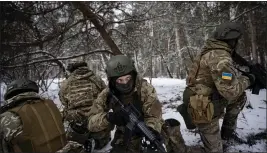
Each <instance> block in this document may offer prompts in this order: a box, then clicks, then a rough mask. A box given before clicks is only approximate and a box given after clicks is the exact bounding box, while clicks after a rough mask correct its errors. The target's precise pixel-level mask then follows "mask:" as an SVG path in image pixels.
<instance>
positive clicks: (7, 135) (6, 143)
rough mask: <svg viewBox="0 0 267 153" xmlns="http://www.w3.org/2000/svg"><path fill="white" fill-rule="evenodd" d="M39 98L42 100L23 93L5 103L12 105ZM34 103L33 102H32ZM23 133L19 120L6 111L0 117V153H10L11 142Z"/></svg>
mask: <svg viewBox="0 0 267 153" xmlns="http://www.w3.org/2000/svg"><path fill="white" fill-rule="evenodd" d="M25 98H26V99H30V98H34V99H36V98H39V99H42V97H40V96H39V95H38V93H35V92H24V93H21V94H18V95H16V96H14V97H12V98H11V99H8V100H7V102H6V103H12V102H13V101H19V100H22V99H25ZM33 102H34V101H33ZM21 133H23V124H22V120H21V118H20V117H19V116H18V115H17V114H16V113H13V112H10V111H6V112H4V113H3V114H1V115H0V152H3V153H8V152H10V149H11V148H10V146H12V145H11V142H12V140H14V139H15V138H16V137H17V136H19V135H20V134H21Z"/></svg>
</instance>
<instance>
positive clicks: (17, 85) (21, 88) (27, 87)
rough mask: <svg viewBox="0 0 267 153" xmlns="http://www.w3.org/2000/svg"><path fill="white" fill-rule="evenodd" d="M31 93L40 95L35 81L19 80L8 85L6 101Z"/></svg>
mask: <svg viewBox="0 0 267 153" xmlns="http://www.w3.org/2000/svg"><path fill="white" fill-rule="evenodd" d="M29 91H32V92H36V93H38V92H39V87H38V86H37V84H36V83H35V82H34V81H31V80H28V79H18V80H15V81H12V82H11V83H10V84H9V85H7V91H6V93H5V95H4V99H5V100H7V99H10V98H12V97H14V96H16V95H17V94H20V93H23V92H29Z"/></svg>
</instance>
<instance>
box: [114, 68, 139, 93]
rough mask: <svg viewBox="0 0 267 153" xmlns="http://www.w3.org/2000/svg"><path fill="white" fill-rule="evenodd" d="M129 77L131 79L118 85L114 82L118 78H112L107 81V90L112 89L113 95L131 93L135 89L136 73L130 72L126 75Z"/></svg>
mask: <svg viewBox="0 0 267 153" xmlns="http://www.w3.org/2000/svg"><path fill="white" fill-rule="evenodd" d="M129 74H130V75H131V76H132V79H131V80H129V81H128V82H127V83H126V84H119V83H117V82H116V80H117V79H118V78H119V77H112V78H110V79H109V88H110V89H112V90H113V91H114V92H115V94H125V95H127V94H129V93H131V92H132V91H133V89H134V88H135V80H136V75H137V74H136V72H134V71H131V72H130V73H128V74H126V75H129Z"/></svg>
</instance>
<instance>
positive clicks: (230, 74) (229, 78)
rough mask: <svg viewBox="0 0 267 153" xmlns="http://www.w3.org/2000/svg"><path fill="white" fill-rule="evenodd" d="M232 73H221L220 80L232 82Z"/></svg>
mask: <svg viewBox="0 0 267 153" xmlns="http://www.w3.org/2000/svg"><path fill="white" fill-rule="evenodd" d="M232 76H233V75H232V73H226V72H223V73H222V79H225V80H232Z"/></svg>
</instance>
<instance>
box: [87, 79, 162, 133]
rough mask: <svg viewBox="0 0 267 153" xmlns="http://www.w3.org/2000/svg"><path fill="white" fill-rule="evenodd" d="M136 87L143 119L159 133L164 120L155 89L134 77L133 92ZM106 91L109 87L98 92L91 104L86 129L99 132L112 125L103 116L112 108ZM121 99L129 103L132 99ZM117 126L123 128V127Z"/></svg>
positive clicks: (128, 97)
mask: <svg viewBox="0 0 267 153" xmlns="http://www.w3.org/2000/svg"><path fill="white" fill-rule="evenodd" d="M138 89H139V90H141V91H140V94H141V95H140V100H141V103H142V111H143V113H144V121H145V123H146V125H147V126H149V127H151V128H153V129H154V130H156V131H158V132H159V133H160V132H161V128H162V125H163V123H164V122H163V119H162V108H161V107H162V106H161V103H160V102H159V100H158V97H157V93H156V90H155V88H154V87H153V86H152V85H151V84H149V83H148V82H147V81H146V80H143V79H142V78H140V77H137V79H136V87H135V90H134V92H135V91H137V90H138ZM108 93H109V88H106V89H104V90H103V91H102V92H101V93H100V94H99V96H98V98H97V99H96V101H95V103H94V104H93V106H92V109H91V111H90V112H89V118H88V129H89V131H91V132H99V131H102V130H104V129H107V128H108V127H110V126H112V125H110V123H109V122H108V121H107V119H106V117H105V116H106V114H107V112H108V111H109V110H110V109H113V108H109V106H108V104H107V102H106V101H107V97H108ZM121 101H122V102H123V103H129V102H132V101H133V97H132V96H124V97H122V98H121ZM117 128H119V129H122V130H123V128H124V127H117Z"/></svg>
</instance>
